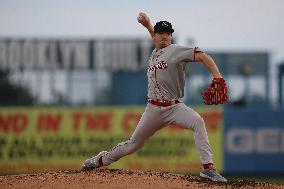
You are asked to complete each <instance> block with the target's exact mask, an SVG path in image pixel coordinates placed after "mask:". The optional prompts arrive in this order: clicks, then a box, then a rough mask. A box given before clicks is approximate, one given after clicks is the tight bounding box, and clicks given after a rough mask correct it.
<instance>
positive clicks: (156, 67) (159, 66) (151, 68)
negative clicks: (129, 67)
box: [148, 61, 168, 72]
mask: <svg viewBox="0 0 284 189" xmlns="http://www.w3.org/2000/svg"><path fill="white" fill-rule="evenodd" d="M167 67H168V64H167V63H166V62H165V61H160V62H158V63H157V64H154V65H153V66H148V72H153V71H155V70H161V69H165V68H167Z"/></svg>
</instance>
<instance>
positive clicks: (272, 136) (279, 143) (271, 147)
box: [225, 128, 284, 154]
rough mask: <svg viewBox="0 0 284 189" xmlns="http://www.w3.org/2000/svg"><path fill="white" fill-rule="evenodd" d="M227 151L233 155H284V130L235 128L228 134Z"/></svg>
mask: <svg viewBox="0 0 284 189" xmlns="http://www.w3.org/2000/svg"><path fill="white" fill-rule="evenodd" d="M225 144H226V150H227V152H229V153H233V154H250V153H257V154H279V153H282V154H283V153H284V130H282V129H279V128H258V129H251V128H234V129H229V131H228V132H227V134H226V143H225Z"/></svg>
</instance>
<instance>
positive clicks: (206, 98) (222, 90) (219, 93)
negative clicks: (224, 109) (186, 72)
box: [202, 78, 228, 105]
mask: <svg viewBox="0 0 284 189" xmlns="http://www.w3.org/2000/svg"><path fill="white" fill-rule="evenodd" d="M202 96H203V102H204V104H207V105H212V104H215V105H217V104H223V103H225V102H226V101H227V100H228V96H227V86H226V81H225V80H224V79H223V78H214V79H213V80H212V83H211V84H210V85H208V87H207V89H206V90H205V92H204V93H203V95H202Z"/></svg>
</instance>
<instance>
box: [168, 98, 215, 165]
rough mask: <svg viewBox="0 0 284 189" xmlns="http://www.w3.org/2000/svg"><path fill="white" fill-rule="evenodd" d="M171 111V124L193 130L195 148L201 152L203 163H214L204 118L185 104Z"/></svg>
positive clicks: (169, 118) (169, 117) (169, 116)
mask: <svg viewBox="0 0 284 189" xmlns="http://www.w3.org/2000/svg"><path fill="white" fill-rule="evenodd" d="M169 111H170V114H169V115H168V121H169V122H171V123H174V124H175V125H177V126H178V127H181V128H185V129H193V131H194V139H195V146H196V147H197V149H198V150H199V153H200V161H201V163H202V164H208V163H213V155H212V150H211V147H210V144H209V139H208V136H207V132H206V128H205V122H204V120H203V119H202V117H201V116H200V115H199V114H198V113H197V112H195V111H194V110H193V109H191V108H189V107H187V106H186V105H185V104H184V103H179V104H177V105H175V106H173V107H172V108H171V109H170V110H169Z"/></svg>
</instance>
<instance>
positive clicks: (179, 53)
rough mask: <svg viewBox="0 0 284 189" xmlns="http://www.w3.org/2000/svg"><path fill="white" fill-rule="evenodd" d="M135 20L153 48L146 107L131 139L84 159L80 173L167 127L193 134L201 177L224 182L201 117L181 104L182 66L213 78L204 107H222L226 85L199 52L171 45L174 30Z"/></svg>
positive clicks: (130, 150)
mask: <svg viewBox="0 0 284 189" xmlns="http://www.w3.org/2000/svg"><path fill="white" fill-rule="evenodd" d="M137 20H138V22H139V23H141V24H142V25H143V26H144V27H145V28H146V29H147V30H148V32H149V33H150V35H151V38H152V39H153V42H154V44H155V49H154V50H153V52H152V54H151V56H150V59H149V66H148V70H147V76H148V104H147V106H146V108H145V112H144V113H143V114H142V117H141V119H140V121H139V123H138V125H137V127H136V129H135V131H134V133H133V134H132V136H131V138H130V139H129V140H127V141H125V142H121V143H119V144H118V145H117V146H115V147H114V148H113V149H112V150H110V151H102V152H100V153H99V154H97V155H96V156H94V157H91V158H90V159H87V160H86V161H85V162H84V163H83V166H82V169H83V170H92V169H95V168H98V167H101V166H107V165H109V164H111V163H113V162H115V161H117V160H119V159H120V158H122V157H124V156H126V155H129V154H131V153H134V152H135V151H137V150H138V149H140V148H141V147H142V146H143V145H144V144H145V142H146V141H147V140H148V139H149V137H151V136H152V135H153V134H154V133H155V132H156V131H158V130H159V129H162V128H163V127H166V126H167V125H170V124H175V125H177V126H178V127H181V128H186V129H191V130H193V131H194V139H195V145H196V147H197V149H198V150H199V153H200V161H201V163H202V168H201V171H200V176H201V177H204V178H209V179H211V180H213V181H217V182H226V181H227V180H226V179H225V178H224V177H222V176H221V175H220V174H219V173H218V172H217V171H216V169H215V168H214V165H213V157H212V151H211V147H210V144H209V140H208V136H207V132H206V128H205V123H204V120H203V119H202V117H201V116H200V115H199V114H198V113H197V112H195V111H194V110H193V109H191V108H189V107H187V106H186V105H185V104H184V103H183V102H182V97H183V95H184V84H185V66H186V65H187V63H189V62H202V63H204V64H205V65H206V66H207V68H208V69H209V71H210V72H211V73H212V75H213V80H212V83H211V84H210V85H209V86H208V88H207V90H206V91H205V92H204V94H203V99H204V103H205V104H208V105H211V104H222V103H224V102H226V101H227V87H226V82H225V80H224V79H223V78H222V76H221V74H220V72H219V70H218V68H217V66H216V64H215V62H214V61H213V59H212V58H211V57H210V56H209V55H207V54H206V53H204V52H202V50H201V49H199V48H197V47H195V48H189V47H184V46H179V45H176V44H172V34H173V32H174V29H173V28H172V24H171V23H169V22H168V21H159V22H157V23H156V25H155V26H154V27H153V26H152V24H151V22H150V19H149V17H148V16H147V15H146V14H145V13H139V15H138V17H137Z"/></svg>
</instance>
